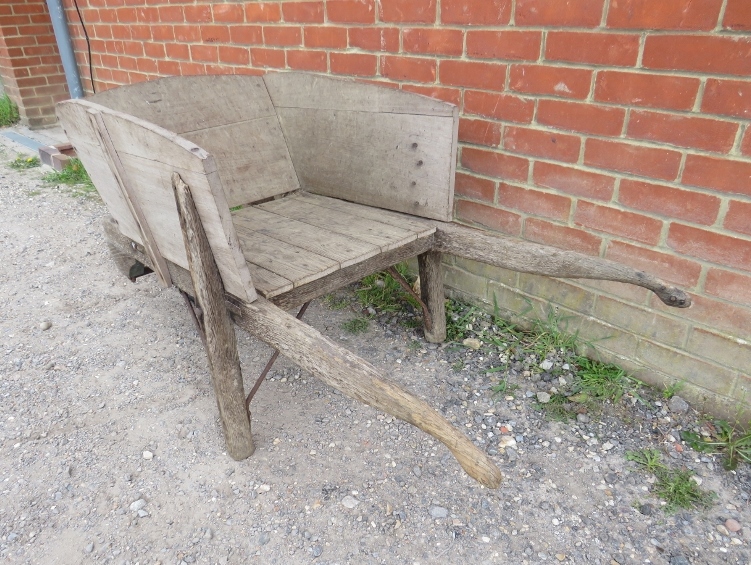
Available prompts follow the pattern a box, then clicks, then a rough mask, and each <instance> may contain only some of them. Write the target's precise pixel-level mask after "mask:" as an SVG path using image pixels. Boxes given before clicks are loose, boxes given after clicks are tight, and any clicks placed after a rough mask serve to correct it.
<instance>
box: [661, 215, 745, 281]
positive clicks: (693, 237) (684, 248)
mask: <svg viewBox="0 0 751 565" xmlns="http://www.w3.org/2000/svg"><path fill="white" fill-rule="evenodd" d="M668 245H669V246H670V247H671V248H673V249H675V250H676V251H677V252H678V253H684V254H686V255H691V256H693V257H697V258H699V259H704V260H705V261H711V262H712V263H720V264H721V265H727V266H729V267H735V268H736V269H745V270H749V269H751V241H749V240H747V239H741V238H739V237H732V236H728V235H723V234H720V233H716V232H712V231H708V230H705V229H701V228H695V227H693V226H686V225H683V224H676V223H673V224H671V225H670V230H669V231H668Z"/></svg>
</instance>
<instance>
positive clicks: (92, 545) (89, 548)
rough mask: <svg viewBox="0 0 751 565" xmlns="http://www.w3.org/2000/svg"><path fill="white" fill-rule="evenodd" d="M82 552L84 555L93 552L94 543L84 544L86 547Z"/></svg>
mask: <svg viewBox="0 0 751 565" xmlns="http://www.w3.org/2000/svg"><path fill="white" fill-rule="evenodd" d="M83 550H84V552H85V553H91V552H92V551H94V542H93V541H92V542H91V543H88V544H86V547H84V548H83Z"/></svg>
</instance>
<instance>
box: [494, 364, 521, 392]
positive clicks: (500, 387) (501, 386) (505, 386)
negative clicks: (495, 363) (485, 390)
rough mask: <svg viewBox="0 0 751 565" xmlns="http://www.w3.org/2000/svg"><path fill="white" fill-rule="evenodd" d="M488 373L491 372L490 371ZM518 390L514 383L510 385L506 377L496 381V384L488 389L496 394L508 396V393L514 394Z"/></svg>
mask: <svg viewBox="0 0 751 565" xmlns="http://www.w3.org/2000/svg"><path fill="white" fill-rule="evenodd" d="M488 372H489V373H490V372H492V369H491V370H490V371H488ZM518 388H519V386H518V385H515V384H514V383H510V382H509V381H508V377H504V378H502V379H501V380H500V381H498V383H497V384H495V385H493V386H492V387H490V390H492V391H493V392H494V393H496V394H509V393H510V392H514V391H515V390H516V389H518Z"/></svg>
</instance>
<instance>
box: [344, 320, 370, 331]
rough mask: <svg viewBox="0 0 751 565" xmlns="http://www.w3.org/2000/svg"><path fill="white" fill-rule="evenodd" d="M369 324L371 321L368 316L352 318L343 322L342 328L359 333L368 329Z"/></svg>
mask: <svg viewBox="0 0 751 565" xmlns="http://www.w3.org/2000/svg"><path fill="white" fill-rule="evenodd" d="M369 325H370V322H369V321H368V319H367V318H352V319H351V320H347V321H346V322H344V323H342V329H343V330H344V331H346V332H349V333H351V334H355V335H357V334H361V333H365V332H366V331H368V326H369Z"/></svg>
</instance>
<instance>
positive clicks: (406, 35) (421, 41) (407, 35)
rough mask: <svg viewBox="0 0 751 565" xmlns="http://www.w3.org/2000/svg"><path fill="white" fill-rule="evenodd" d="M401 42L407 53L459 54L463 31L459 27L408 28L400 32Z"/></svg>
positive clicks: (460, 52) (461, 47)
mask: <svg viewBox="0 0 751 565" xmlns="http://www.w3.org/2000/svg"><path fill="white" fill-rule="evenodd" d="M402 43H403V45H404V50H405V51H406V52H408V53H428V54H431V55H461V54H462V52H463V51H464V32H463V31H462V30H460V29H433V28H408V29H405V30H404V31H403V32H402ZM398 45H399V39H398V38H397V47H398Z"/></svg>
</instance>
